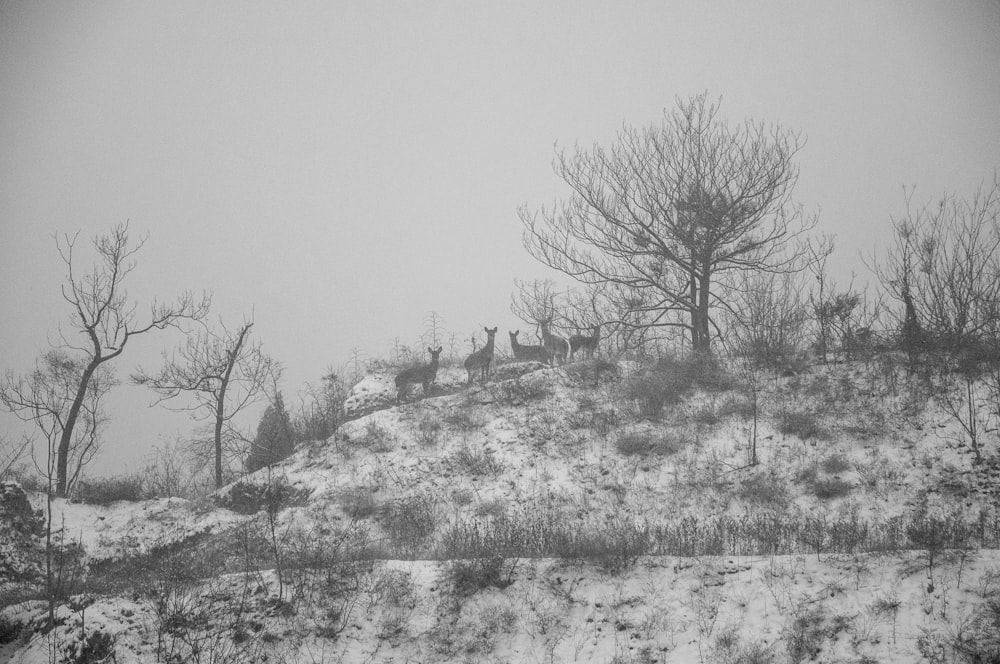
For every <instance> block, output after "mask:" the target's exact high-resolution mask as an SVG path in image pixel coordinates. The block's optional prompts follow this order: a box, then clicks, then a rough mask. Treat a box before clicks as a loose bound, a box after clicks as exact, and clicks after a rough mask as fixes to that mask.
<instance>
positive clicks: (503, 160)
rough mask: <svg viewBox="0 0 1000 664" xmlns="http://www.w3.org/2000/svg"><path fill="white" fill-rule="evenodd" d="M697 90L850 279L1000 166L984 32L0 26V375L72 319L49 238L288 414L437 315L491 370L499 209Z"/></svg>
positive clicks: (115, 446) (721, 9) (334, 16)
mask: <svg viewBox="0 0 1000 664" xmlns="http://www.w3.org/2000/svg"><path fill="white" fill-rule="evenodd" d="M706 90H707V91H708V92H709V94H710V95H711V96H713V97H718V96H721V97H722V113H721V114H722V116H724V117H726V118H728V119H730V120H732V121H742V120H743V119H744V118H748V117H752V118H755V119H759V120H764V121H767V122H779V123H781V124H782V125H784V126H786V127H788V128H791V129H796V130H801V131H802V132H803V134H804V135H805V136H806V137H807V139H808V143H807V145H806V147H805V149H804V150H803V151H802V152H801V153H800V156H799V166H800V168H801V177H800V180H799V184H798V187H797V188H796V191H795V198H796V199H797V200H798V201H799V202H800V203H802V204H803V205H804V206H805V207H806V209H807V210H813V211H815V210H819V211H820V212H821V222H820V228H819V230H822V231H825V232H828V233H833V234H836V235H837V238H838V251H837V253H836V254H835V257H834V261H835V262H836V267H837V270H838V272H839V273H840V274H843V275H846V274H849V273H850V271H851V270H855V271H857V272H859V274H862V273H863V272H864V269H865V268H864V266H863V265H862V264H861V262H860V260H859V254H860V253H861V252H868V251H870V250H871V248H872V246H873V245H874V244H876V243H878V242H880V241H884V239H885V237H886V231H887V228H888V224H889V217H890V215H892V214H899V213H900V212H901V211H902V207H903V194H902V186H903V185H907V186H912V185H916V186H917V197H918V199H927V198H931V197H934V196H939V195H940V194H941V192H942V191H943V190H944V189H950V190H956V191H958V192H959V193H960V194H963V195H964V194H966V193H968V192H970V191H972V190H973V189H974V188H975V187H976V186H977V185H978V184H979V183H980V182H981V181H982V180H983V179H992V177H993V172H994V169H996V168H997V167H998V165H1000V3H998V2H997V1H996V0H980V1H977V2H937V1H935V2H914V1H912V0H905V1H899V2H867V1H866V2H860V1H859V2H828V3H813V2H808V3H806V2H768V3H760V2H745V1H739V2H685V3H681V2H664V1H661V2H580V1H576V0H574V1H572V2H544V1H539V0H530V1H527V2H521V3H513V2H468V1H455V2H370V1H358V2H326V1H324V2H316V3H306V2H296V3H276V2H267V3H264V2H246V1H245V0H239V1H235V2H218V1H213V2H201V1H198V2H176V1H173V0H172V1H170V2H165V1H164V2H156V3H152V2H127V3H125V2H123V3H116V2H72V1H69V2H67V1H60V2H44V1H35V0H33V1H31V2H27V1H25V2H5V1H3V0H0V283H2V287H0V369H3V370H5V369H12V370H14V371H16V372H21V371H25V370H27V369H30V368H31V367H32V366H33V363H34V359H35V358H36V357H37V356H38V355H39V354H40V353H41V352H42V351H44V350H45V348H46V333H47V332H52V331H55V329H56V327H57V325H58V324H59V323H60V321H66V320H67V319H68V316H69V310H68V308H67V305H66V304H65V303H64V302H63V301H62V299H61V297H60V293H59V286H60V283H61V281H62V279H63V278H64V271H63V266H62V264H61V263H60V260H59V256H58V254H57V253H56V250H55V244H54V241H53V239H52V235H53V234H54V233H71V234H72V233H75V232H77V231H80V232H81V238H90V237H92V236H94V235H96V234H99V233H102V232H106V231H107V230H108V229H110V228H111V227H112V226H113V225H114V224H116V223H120V222H123V221H125V220H129V221H130V227H131V229H132V231H133V233H134V234H135V235H136V236H140V235H145V234H147V233H148V235H149V238H148V242H147V244H146V246H145V247H144V248H143V249H142V252H141V253H140V254H139V256H138V259H139V264H138V267H137V269H136V271H135V272H134V273H133V275H132V277H131V279H130V282H129V292H130V294H131V295H132V296H133V299H135V300H137V301H139V302H140V303H142V304H144V303H146V302H148V301H149V299H150V298H151V297H153V296H159V297H161V298H169V297H171V296H173V295H175V294H177V293H179V292H181V291H182V290H185V289H195V290H201V289H207V290H210V291H212V292H213V293H214V303H215V307H214V311H215V315H216V316H217V317H218V316H221V317H222V318H223V319H224V320H225V321H228V322H229V323H230V324H237V323H239V322H240V320H241V319H242V318H243V316H244V315H249V314H250V313H251V312H252V313H253V315H254V318H255V320H256V325H255V328H254V331H255V333H256V335H257V336H258V338H260V339H261V340H262V341H263V343H264V346H265V349H266V350H267V351H268V352H269V353H271V354H272V355H273V356H275V357H276V358H277V359H279V360H281V361H282V362H283V363H284V364H285V366H286V381H285V391H286V393H287V394H288V395H291V396H292V400H294V396H293V395H294V394H295V393H296V392H297V391H298V390H299V389H300V388H301V387H302V385H303V384H304V383H305V382H306V381H311V382H316V381H318V379H319V377H320V375H321V374H322V373H323V371H324V369H325V367H326V366H328V365H331V364H333V365H337V364H341V363H343V362H345V361H346V360H347V359H348V357H349V355H350V353H351V349H353V348H360V349H362V350H363V351H364V352H365V353H366V354H367V355H368V356H370V357H375V356H379V355H386V354H387V353H388V350H389V348H390V347H391V345H392V340H393V339H394V338H395V337H399V338H401V339H402V340H403V341H404V342H413V343H416V342H418V341H419V337H420V334H421V332H422V331H423V329H424V318H425V317H426V315H427V313H428V312H430V311H432V310H434V311H436V312H438V313H439V314H440V315H441V316H442V317H443V318H444V321H445V324H446V326H447V327H448V328H449V329H451V330H452V331H454V332H456V333H459V334H461V335H463V336H464V337H465V338H467V337H468V336H469V334H471V332H472V331H473V330H476V329H480V330H481V329H482V326H483V325H489V326H491V327H492V326H494V325H499V326H500V327H501V334H500V336H499V337H498V338H503V342H504V343H506V340H505V336H506V330H507V329H513V328H514V327H516V325H517V322H516V320H514V319H513V317H512V316H511V314H510V313H509V304H510V294H511V290H512V287H513V280H514V279H515V278H519V279H529V280H530V279H534V278H545V277H548V276H551V275H550V274H549V273H547V272H546V271H545V270H544V269H543V268H542V267H541V266H540V265H539V264H538V263H536V262H534V261H533V259H531V258H530V257H529V256H528V255H527V254H526V253H525V252H524V250H523V249H522V245H521V226H520V222H519V221H518V218H517V215H516V207H517V206H518V205H519V204H521V203H528V204H529V205H532V206H538V205H541V204H546V203H551V202H552V201H553V200H554V199H556V198H558V197H560V196H563V195H564V194H565V193H566V189H565V185H563V186H562V187H561V186H560V182H559V180H558V179H557V178H556V177H555V176H554V175H553V173H552V170H551V161H552V156H553V146H554V145H555V144H557V143H558V144H561V145H572V144H573V143H574V142H579V143H581V144H583V145H590V144H592V143H594V142H597V143H601V144H605V145H606V144H608V142H609V141H610V140H611V139H613V137H614V135H615V133H616V131H618V130H619V129H620V128H621V126H622V124H623V123H629V124H633V125H640V126H642V125H647V124H650V123H655V122H658V121H659V120H660V119H661V118H662V114H663V110H664V109H665V108H671V107H673V106H674V104H675V100H676V98H677V97H678V96H680V97H683V98H687V97H690V96H691V95H693V94H697V93H699V92H702V91H706ZM862 276H864V275H863V274H862ZM177 340H178V339H177V338H176V337H172V336H170V335H161V336H159V337H148V338H145V339H142V340H141V342H139V343H136V344H135V347H134V348H133V347H130V348H129V349H128V350H127V351H126V354H125V355H124V356H123V357H122V358H120V360H119V361H118V362H117V367H118V371H119V374H120V375H121V376H123V377H124V376H127V374H128V373H129V372H130V371H132V370H133V369H134V368H135V366H136V365H137V364H139V363H141V364H142V365H144V366H145V367H147V368H149V369H155V368H156V367H157V366H158V359H159V352H160V351H161V350H162V349H163V348H164V347H170V346H173V345H174V344H175V343H176V342H177ZM148 401H149V395H148V394H146V393H144V392H143V391H142V390H141V389H140V388H136V387H124V386H123V387H122V388H120V390H119V393H118V394H116V396H115V399H114V400H113V402H112V403H111V414H112V416H113V418H114V420H113V422H112V424H111V426H110V428H109V429H108V436H107V444H106V449H105V455H104V458H103V459H102V460H101V461H100V462H99V463H98V464H97V465H96V466H95V468H96V469H97V470H98V471H106V472H110V471H117V470H119V469H121V468H123V467H125V466H131V467H134V466H135V465H137V464H138V463H139V462H140V460H141V458H142V456H143V455H144V454H145V453H147V452H148V451H149V449H150V448H151V447H152V446H153V445H155V444H157V443H160V442H162V440H163V438H164V437H167V438H172V437H173V435H175V434H176V433H177V432H178V431H180V432H182V433H183V431H185V430H187V429H189V428H190V425H189V424H188V422H187V420H186V419H184V418H183V417H180V418H178V417H174V418H172V419H168V418H166V417H165V416H163V415H161V414H156V413H151V412H150V411H148V410H147V409H146V404H147V403H148ZM0 421H4V422H6V421H8V420H0Z"/></svg>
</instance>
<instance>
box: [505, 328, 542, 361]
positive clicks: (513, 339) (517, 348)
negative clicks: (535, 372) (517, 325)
mask: <svg viewBox="0 0 1000 664" xmlns="http://www.w3.org/2000/svg"><path fill="white" fill-rule="evenodd" d="M520 333H521V330H514V331H513V332H507V334H509V335H510V349H511V351H513V353H514V359H515V360H517V361H518V362H531V361H535V362H542V363H544V364H551V362H552V356H551V355H550V354H549V351H548V349H547V348H546V347H545V346H522V345H521V344H520V343H518V341H517V335H518V334H520Z"/></svg>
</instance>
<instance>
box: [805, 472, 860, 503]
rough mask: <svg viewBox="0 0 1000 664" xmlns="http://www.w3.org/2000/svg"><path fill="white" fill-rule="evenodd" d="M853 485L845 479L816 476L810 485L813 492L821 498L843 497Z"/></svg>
mask: <svg viewBox="0 0 1000 664" xmlns="http://www.w3.org/2000/svg"><path fill="white" fill-rule="evenodd" d="M853 488H854V485H853V484H851V483H850V482H847V481H846V480H841V479H837V478H836V477H832V478H817V479H816V480H815V481H814V482H813V485H812V492H813V494H814V495H815V496H816V497H817V498H819V499H821V500H830V499H832V498H843V497H844V496H846V495H847V494H849V493H850V492H851V489H853Z"/></svg>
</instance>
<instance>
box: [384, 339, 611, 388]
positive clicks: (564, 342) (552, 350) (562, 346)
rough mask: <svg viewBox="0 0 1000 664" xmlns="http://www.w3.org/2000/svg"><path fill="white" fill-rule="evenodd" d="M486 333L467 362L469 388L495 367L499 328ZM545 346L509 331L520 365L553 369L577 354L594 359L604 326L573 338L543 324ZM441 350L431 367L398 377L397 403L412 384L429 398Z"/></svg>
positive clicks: (433, 354)
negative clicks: (534, 364)
mask: <svg viewBox="0 0 1000 664" xmlns="http://www.w3.org/2000/svg"><path fill="white" fill-rule="evenodd" d="M483 329H484V330H485V331H486V345H485V346H483V347H482V348H480V349H479V350H477V351H476V352H474V353H473V354H472V355H470V356H469V357H467V358H466V359H465V370H466V371H467V372H468V373H469V381H468V383H467V384H468V385H472V378H473V375H474V374H475V372H476V370H479V374H480V380H481V381H482V382H486V379H487V378H489V375H490V367H491V366H492V365H493V344H494V338H495V337H496V334H497V328H495V327H494V328H493V329H492V330H491V329H490V328H488V327H484V328H483ZM541 331H542V345H541V346H522V345H521V344H520V343H518V341H517V335H518V334H520V332H521V331H520V330H515V331H513V332H508V334H510V349H511V351H512V352H513V354H514V360H516V361H518V362H542V363H543V364H548V365H550V366H552V365H555V364H556V362H558V363H559V364H565V363H566V362H567V361H572V360H573V356H574V355H575V354H576V353H577V352H581V353H583V354H584V355H586V356H587V357H588V358H592V357H593V356H594V353H595V352H596V351H597V344H598V343H599V342H600V340H601V336H600V335H601V326H600V325H595V326H594V328H593V331H592V333H591V335H590V336H585V335H582V334H574V335H573V336H571V337H570V338H569V339H566V338H564V337H560V336H558V335H555V334H552V332H551V331H550V330H549V326H548V324H545V323H543V324H542V325H541ZM441 350H442V349H441V347H440V346H438V348H437V349H434V348H428V349H427V352H428V353H430V354H431V361H430V364H425V365H423V366H420V367H413V368H411V369H405V370H403V371H401V372H399V373H398V374H397V375H396V402H397V403H399V401H400V400H401V399H402V398H403V394H404V393H405V392H406V388H407V387H408V386H409V385H410V384H416V383H420V385H421V386H422V387H423V388H424V396H427V393H428V391H429V390H430V386H431V383H433V382H434V379H435V378H436V377H437V370H438V357H439V356H440V355H441Z"/></svg>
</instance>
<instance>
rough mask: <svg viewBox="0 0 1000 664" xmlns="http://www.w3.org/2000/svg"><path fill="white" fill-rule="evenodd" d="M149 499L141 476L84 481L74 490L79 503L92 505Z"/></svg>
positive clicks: (99, 478) (117, 476)
mask: <svg viewBox="0 0 1000 664" xmlns="http://www.w3.org/2000/svg"><path fill="white" fill-rule="evenodd" d="M147 497H148V494H147V492H146V488H145V486H144V482H143V478H142V476H141V475H138V474H133V475H116V476H114V477H98V478H95V479H92V480H82V481H80V482H78V483H77V485H76V488H75V489H74V490H73V498H74V500H76V501H77V502H81V503H87V504H90V505H110V504H111V503H114V502H117V501H119V500H127V501H130V502H135V501H139V500H144V499H145V498H147Z"/></svg>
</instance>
